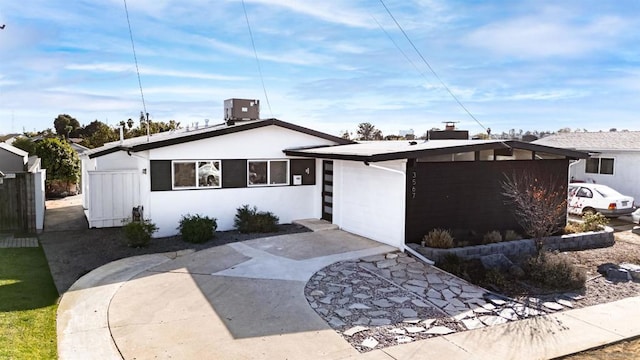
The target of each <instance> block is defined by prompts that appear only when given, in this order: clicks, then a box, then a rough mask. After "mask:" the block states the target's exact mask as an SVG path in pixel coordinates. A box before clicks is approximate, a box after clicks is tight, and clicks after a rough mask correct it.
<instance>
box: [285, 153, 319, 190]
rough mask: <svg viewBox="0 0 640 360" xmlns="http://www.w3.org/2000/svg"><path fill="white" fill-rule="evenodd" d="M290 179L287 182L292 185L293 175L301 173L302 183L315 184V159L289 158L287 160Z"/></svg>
mask: <svg viewBox="0 0 640 360" xmlns="http://www.w3.org/2000/svg"><path fill="white" fill-rule="evenodd" d="M289 165H290V171H289V174H290V176H291V179H290V180H289V184H291V185H293V175H302V185H315V184H316V160H315V159H291V160H290V161H289Z"/></svg>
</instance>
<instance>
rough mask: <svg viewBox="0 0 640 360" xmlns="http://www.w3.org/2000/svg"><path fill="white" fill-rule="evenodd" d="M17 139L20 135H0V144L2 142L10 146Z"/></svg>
mask: <svg viewBox="0 0 640 360" xmlns="http://www.w3.org/2000/svg"><path fill="white" fill-rule="evenodd" d="M19 137H20V134H7V135H0V142H4V143H7V144H9V145H11V144H13V142H14V141H15V140H16V139H17V138H19Z"/></svg>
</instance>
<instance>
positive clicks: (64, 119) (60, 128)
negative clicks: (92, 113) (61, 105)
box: [53, 114, 80, 139]
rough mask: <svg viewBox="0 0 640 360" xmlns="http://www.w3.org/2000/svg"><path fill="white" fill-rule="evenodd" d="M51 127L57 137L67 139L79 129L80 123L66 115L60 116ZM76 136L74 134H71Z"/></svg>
mask: <svg viewBox="0 0 640 360" xmlns="http://www.w3.org/2000/svg"><path fill="white" fill-rule="evenodd" d="M53 127H54V128H55V129H56V133H57V134H58V135H59V136H62V137H64V138H65V139H68V138H69V136H70V135H72V132H74V131H75V130H76V129H78V128H80V123H79V122H78V120H76V119H75V118H74V117H71V116H70V115H67V114H60V115H58V117H57V118H55V119H54V120H53ZM73 135H76V134H73Z"/></svg>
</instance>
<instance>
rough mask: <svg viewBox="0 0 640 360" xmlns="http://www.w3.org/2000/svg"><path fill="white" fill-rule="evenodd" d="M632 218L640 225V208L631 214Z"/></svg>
mask: <svg viewBox="0 0 640 360" xmlns="http://www.w3.org/2000/svg"><path fill="white" fill-rule="evenodd" d="M631 218H632V219H633V222H634V223H636V224H640V208H638V209H637V210H636V211H634V212H632V213H631Z"/></svg>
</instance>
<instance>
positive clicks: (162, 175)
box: [151, 160, 171, 191]
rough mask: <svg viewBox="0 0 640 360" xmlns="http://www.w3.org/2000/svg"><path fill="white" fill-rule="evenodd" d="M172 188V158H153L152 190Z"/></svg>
mask: <svg viewBox="0 0 640 360" xmlns="http://www.w3.org/2000/svg"><path fill="white" fill-rule="evenodd" d="M167 190H171V160H151V191H167Z"/></svg>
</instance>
